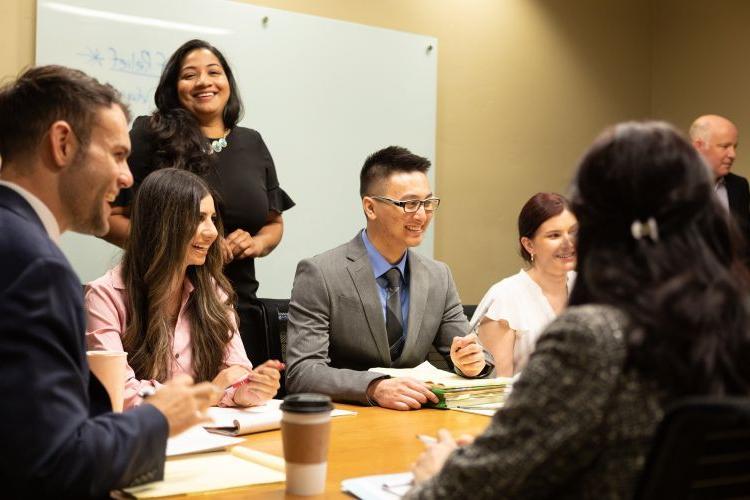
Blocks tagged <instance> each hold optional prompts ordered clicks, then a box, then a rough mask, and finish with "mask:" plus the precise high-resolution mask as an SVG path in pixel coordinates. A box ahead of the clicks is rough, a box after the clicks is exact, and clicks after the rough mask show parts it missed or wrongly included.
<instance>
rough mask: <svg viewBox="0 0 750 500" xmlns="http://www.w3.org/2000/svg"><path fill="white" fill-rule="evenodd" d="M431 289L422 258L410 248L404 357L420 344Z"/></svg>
mask: <svg viewBox="0 0 750 500" xmlns="http://www.w3.org/2000/svg"><path fill="white" fill-rule="evenodd" d="M429 289H430V276H429V274H428V273H427V268H426V267H425V266H424V264H422V260H421V259H420V258H419V256H418V255H417V254H416V252H414V251H412V250H409V325H408V327H407V328H408V330H407V335H406V344H405V345H404V351H403V354H402V355H401V357H402V358H404V357H405V356H404V355H405V354H406V353H408V352H409V351H410V349H411V348H412V347H414V346H415V345H419V335H420V334H421V329H422V318H423V317H424V313H425V310H426V308H427V292H428V291H429Z"/></svg>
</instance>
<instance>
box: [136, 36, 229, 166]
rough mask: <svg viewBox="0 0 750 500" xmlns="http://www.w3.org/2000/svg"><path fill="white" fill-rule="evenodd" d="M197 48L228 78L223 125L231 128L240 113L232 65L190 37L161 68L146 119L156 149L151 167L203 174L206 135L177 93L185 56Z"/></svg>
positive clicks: (208, 158)
mask: <svg viewBox="0 0 750 500" xmlns="http://www.w3.org/2000/svg"><path fill="white" fill-rule="evenodd" d="M197 49H206V50H209V51H211V53H213V54H214V55H215V56H216V58H217V59H218V60H219V63H221V66H222V67H223V69H224V73H225V74H226V76H227V80H228V81H229V90H230V93H229V100H228V101H227V105H226V106H225V108H224V115H223V118H224V126H225V127H226V128H230V129H231V128H233V127H234V126H235V125H237V122H238V121H239V120H240V118H241V117H242V112H243V106H242V100H241V99H240V92H239V89H238V88H237V82H236V81H235V79H234V74H233V73H232V68H231V67H230V66H229V63H228V62H227V60H226V59H225V58H224V55H223V54H222V53H221V52H220V51H219V49H217V48H216V47H214V46H213V45H211V44H210V43H208V42H206V41H204V40H190V41H188V42H185V43H184V44H182V45H181V46H180V47H179V48H178V49H177V50H176V51H175V52H174V53H173V54H172V55H171V56H170V58H169V60H168V61H167V63H166V65H165V66H164V71H162V74H161V78H160V79H159V85H158V86H157V87H156V93H155V95H154V100H155V101H156V111H155V112H154V114H153V115H151V118H150V119H149V122H148V124H149V129H150V133H151V134H153V140H154V147H155V150H156V162H157V164H156V165H154V168H155V169H156V168H162V167H175V168H182V169H185V170H189V171H191V172H194V173H196V174H199V175H203V174H205V173H206V171H207V170H208V169H209V167H210V165H211V156H210V155H209V154H207V151H206V137H205V136H204V135H203V132H201V129H200V126H199V124H198V120H197V119H196V118H195V116H193V114H192V113H190V112H189V111H188V110H186V109H185V108H184V107H182V104H181V103H180V98H179V96H178V94H177V81H178V79H179V77H180V69H181V68H182V63H183V60H184V59H185V57H186V56H187V55H188V54H190V53H191V52H192V51H194V50H197Z"/></svg>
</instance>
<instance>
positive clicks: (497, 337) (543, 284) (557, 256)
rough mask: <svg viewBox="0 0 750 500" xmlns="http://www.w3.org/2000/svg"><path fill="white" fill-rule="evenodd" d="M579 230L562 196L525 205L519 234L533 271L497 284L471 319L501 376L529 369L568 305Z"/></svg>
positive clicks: (534, 199)
mask: <svg viewBox="0 0 750 500" xmlns="http://www.w3.org/2000/svg"><path fill="white" fill-rule="evenodd" d="M577 230H578V223H577V221H576V218H575V216H574V215H573V214H572V213H571V212H570V211H569V210H568V202H567V200H566V199H565V198H563V197H562V196H560V195H559V194H556V193H537V194H535V195H534V196H532V197H531V198H530V199H529V201H527V202H526V204H525V205H524V206H523V208H522V209H521V213H520V214H519V215H518V237H519V242H520V250H521V257H523V259H524V260H525V261H526V263H527V269H525V270H523V269H522V270H521V271H519V273H518V274H515V275H513V276H510V277H508V278H505V279H504V280H502V281H500V282H498V283H495V284H494V285H493V286H492V287H491V288H490V289H489V291H488V292H487V293H486V294H485V296H484V298H483V299H482V301H481V302H480V303H479V306H477V310H476V312H475V313H474V316H473V317H472V318H471V326H472V330H477V331H478V333H479V338H480V340H481V341H482V344H484V346H485V347H486V348H487V349H488V350H489V351H490V352H491V353H492V355H493V356H494V358H495V367H496V368H497V375H498V376H511V375H514V374H516V373H518V372H520V371H521V370H523V368H524V366H526V361H527V360H528V357H529V355H530V354H531V352H532V351H533V350H534V344H536V340H537V338H538V337H539V335H540V334H541V333H542V330H544V327H545V326H547V324H548V323H549V322H551V321H552V320H553V319H554V318H555V317H556V316H557V315H558V314H560V312H562V310H563V308H564V307H565V304H566V303H567V301H568V295H569V293H570V290H571V288H572V286H573V280H574V279H575V271H573V269H575V265H576V249H575V236H576V231H577Z"/></svg>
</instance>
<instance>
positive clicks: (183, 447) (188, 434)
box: [167, 425, 244, 457]
mask: <svg viewBox="0 0 750 500" xmlns="http://www.w3.org/2000/svg"><path fill="white" fill-rule="evenodd" d="M243 441H244V439H242V438H236V437H230V436H222V435H219V434H211V433H210V432H208V431H206V429H204V428H203V427H202V426H201V425H196V426H193V427H191V428H189V429H188V430H186V431H185V432H182V433H180V434H178V435H176V436H173V437H171V438H169V439H168V440H167V456H168V457H175V456H177V455H187V454H188V453H200V452H204V451H215V450H223V449H224V448H226V447H228V446H233V445H235V444H238V443H241V442H243Z"/></svg>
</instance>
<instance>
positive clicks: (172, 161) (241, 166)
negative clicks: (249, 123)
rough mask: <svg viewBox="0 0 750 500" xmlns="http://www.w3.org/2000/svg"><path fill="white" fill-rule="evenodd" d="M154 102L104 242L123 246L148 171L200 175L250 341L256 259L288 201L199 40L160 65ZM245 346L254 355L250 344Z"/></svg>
mask: <svg viewBox="0 0 750 500" xmlns="http://www.w3.org/2000/svg"><path fill="white" fill-rule="evenodd" d="M154 98H155V101H156V108H157V109H156V111H155V112H154V113H153V114H152V115H151V116H140V117H138V118H136V120H135V121H134V122H133V128H132V129H131V131H130V140H131V143H132V153H131V155H130V158H129V160H128V164H129V165H130V169H131V171H132V172H133V177H134V180H135V183H134V187H133V188H132V189H131V190H127V191H124V192H123V194H121V196H120V198H119V199H118V201H117V202H116V203H115V205H117V206H116V207H114V209H113V211H112V216H111V217H110V224H111V226H110V228H111V229H110V233H109V234H108V235H107V236H106V237H105V239H106V240H108V241H110V242H111V243H114V244H116V245H118V246H121V247H122V246H124V245H125V242H126V240H127V238H128V232H129V227H130V221H129V205H130V201H131V199H132V194H133V190H134V189H137V188H138V185H139V184H140V182H142V181H143V179H144V178H145V177H146V176H147V175H148V174H149V173H151V172H153V171H154V170H157V169H160V168H164V167H176V168H183V169H185V170H189V171H191V172H193V173H196V174H198V175H200V176H201V177H203V178H204V179H205V180H206V181H207V182H208V184H209V186H210V187H211V188H212V189H213V190H214V192H215V193H216V194H217V197H218V200H217V202H218V205H219V212H220V215H221V218H222V221H223V223H224V227H225V228H226V237H225V238H224V240H223V242H222V250H223V254H224V259H225V263H226V266H225V268H224V272H225V274H226V276H227V277H228V278H229V280H230V282H231V283H232V286H233V287H234V289H235V291H236V293H237V297H238V307H237V309H238V313H239V316H240V330H241V331H242V332H243V335H242V336H243V340H245V339H248V338H253V339H255V338H257V333H253V334H252V335H251V334H250V332H247V327H248V326H249V325H250V324H251V323H252V321H251V320H250V318H252V317H254V316H255V314H256V308H257V306H255V305H254V301H255V294H256V291H257V290H258V281H257V280H256V279H255V258H256V257H264V256H266V255H268V254H269V253H270V252H271V251H272V250H273V249H274V248H276V246H277V245H278V244H279V242H280V241H281V236H282V234H283V229H284V223H283V219H282V216H281V213H282V212H283V211H285V210H287V209H289V208H291V207H293V206H294V202H293V201H292V199H291V198H290V197H289V196H288V195H287V194H286V193H285V192H284V190H283V189H281V187H280V186H279V181H278V179H277V177H276V168H275V166H274V163H273V159H272V158H271V154H270V153H269V151H268V148H266V145H265V143H264V142H263V139H262V138H261V136H260V134H259V133H258V132H256V131H255V130H252V129H248V128H244V127H240V126H238V125H237V123H238V121H239V120H240V117H241V115H242V111H243V107H242V101H241V100H240V95H239V90H238V88H237V83H236V82H235V80H234V76H233V75H232V70H231V68H230V67H229V64H228V63H227V61H226V59H225V58H224V56H223V55H222V53H221V52H220V51H219V50H218V49H217V48H215V47H213V46H212V45H211V44H209V43H208V42H205V41H203V40H190V41H189V42H186V43H184V44H183V45H182V46H181V47H180V48H178V49H177V50H176V51H175V53H174V54H172V56H171V57H170V58H169V60H168V61H167V64H166V65H165V66H164V71H163V72H162V75H161V78H160V80H159V85H158V86H157V88H156V94H155V96H154ZM243 323H244V327H243ZM252 343H253V342H251V344H252ZM247 348H248V351H249V352H251V353H257V352H258V350H257V349H256V348H255V346H252V345H248V346H247ZM252 361H253V362H254V363H256V362H258V361H262V360H252Z"/></svg>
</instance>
